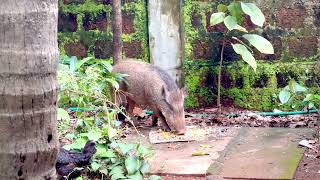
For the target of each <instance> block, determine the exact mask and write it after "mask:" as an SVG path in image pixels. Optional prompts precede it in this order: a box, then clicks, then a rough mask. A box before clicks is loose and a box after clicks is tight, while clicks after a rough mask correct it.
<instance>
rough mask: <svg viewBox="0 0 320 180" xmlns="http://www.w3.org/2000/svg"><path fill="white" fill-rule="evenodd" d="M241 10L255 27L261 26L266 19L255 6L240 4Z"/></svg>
mask: <svg viewBox="0 0 320 180" xmlns="http://www.w3.org/2000/svg"><path fill="white" fill-rule="evenodd" d="M241 8H242V10H243V12H244V13H245V14H247V15H249V16H250V19H251V21H252V22H253V23H254V24H255V25H257V26H260V27H262V26H263V24H264V22H265V20H266V19H265V17H264V15H263V13H262V12H261V10H260V9H259V8H258V7H257V6H256V5H255V4H253V3H243V2H241Z"/></svg>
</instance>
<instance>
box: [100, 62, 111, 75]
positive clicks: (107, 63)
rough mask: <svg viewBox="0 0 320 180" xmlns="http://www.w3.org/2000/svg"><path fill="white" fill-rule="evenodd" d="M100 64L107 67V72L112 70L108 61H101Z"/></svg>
mask: <svg viewBox="0 0 320 180" xmlns="http://www.w3.org/2000/svg"><path fill="white" fill-rule="evenodd" d="M100 63H101V64H103V66H104V68H105V69H107V71H108V72H111V71H112V65H111V63H110V61H101V62H100Z"/></svg>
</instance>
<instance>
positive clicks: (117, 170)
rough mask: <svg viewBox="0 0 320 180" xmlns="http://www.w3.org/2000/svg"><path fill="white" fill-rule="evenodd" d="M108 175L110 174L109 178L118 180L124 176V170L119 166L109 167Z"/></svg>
mask: <svg viewBox="0 0 320 180" xmlns="http://www.w3.org/2000/svg"><path fill="white" fill-rule="evenodd" d="M109 175H110V176H111V180H118V179H122V178H126V177H125V176H124V170H123V168H122V167H121V166H115V167H113V168H112V169H111V171H110V173H109Z"/></svg>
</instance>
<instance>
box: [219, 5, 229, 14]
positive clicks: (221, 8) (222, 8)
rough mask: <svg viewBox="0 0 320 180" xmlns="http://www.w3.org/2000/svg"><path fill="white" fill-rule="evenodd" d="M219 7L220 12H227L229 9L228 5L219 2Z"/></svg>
mask: <svg viewBox="0 0 320 180" xmlns="http://www.w3.org/2000/svg"><path fill="white" fill-rule="evenodd" d="M217 9H218V12H226V11H227V10H228V6H226V5H224V4H219V5H218V7H217Z"/></svg>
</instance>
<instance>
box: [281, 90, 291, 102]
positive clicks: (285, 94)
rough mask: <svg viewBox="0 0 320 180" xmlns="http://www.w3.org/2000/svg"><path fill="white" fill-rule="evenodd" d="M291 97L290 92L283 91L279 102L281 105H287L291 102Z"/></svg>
mask: <svg viewBox="0 0 320 180" xmlns="http://www.w3.org/2000/svg"><path fill="white" fill-rule="evenodd" d="M290 97H291V94H290V92H289V91H286V90H282V91H281V92H280V93H279V100H280V103H281V104H285V103H287V102H288V101H289V99H290Z"/></svg>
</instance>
